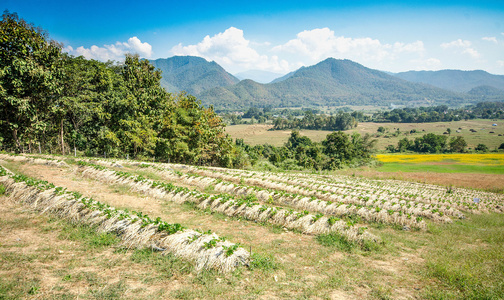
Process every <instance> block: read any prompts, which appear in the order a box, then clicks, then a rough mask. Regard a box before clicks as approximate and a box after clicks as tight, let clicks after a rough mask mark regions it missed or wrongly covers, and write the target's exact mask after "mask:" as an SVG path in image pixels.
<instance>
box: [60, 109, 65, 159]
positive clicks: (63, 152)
mask: <svg viewBox="0 0 504 300" xmlns="http://www.w3.org/2000/svg"><path fill="white" fill-rule="evenodd" d="M60 135H61V154H62V155H65V141H64V139H63V118H61V131H60Z"/></svg>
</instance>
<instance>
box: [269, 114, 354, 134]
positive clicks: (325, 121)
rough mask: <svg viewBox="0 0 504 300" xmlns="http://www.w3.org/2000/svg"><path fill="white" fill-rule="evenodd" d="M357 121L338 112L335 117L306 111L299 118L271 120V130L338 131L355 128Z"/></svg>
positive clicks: (348, 115)
mask: <svg viewBox="0 0 504 300" xmlns="http://www.w3.org/2000/svg"><path fill="white" fill-rule="evenodd" d="M357 124H358V123H357V120H356V119H355V118H354V117H353V116H352V115H350V114H349V113H344V112H339V113H337V114H336V115H330V116H328V115H315V114H314V113H313V112H312V111H309V110H308V111H306V112H305V115H304V116H303V117H300V118H295V117H294V118H292V117H291V118H282V117H279V118H276V119H274V120H273V125H274V127H273V130H284V129H312V130H329V131H339V130H348V129H352V128H354V127H357Z"/></svg>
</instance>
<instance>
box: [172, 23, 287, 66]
mask: <svg viewBox="0 0 504 300" xmlns="http://www.w3.org/2000/svg"><path fill="white" fill-rule="evenodd" d="M266 45H267V44H266ZM171 52H172V53H173V54H174V55H192V56H200V57H203V58H205V59H207V60H213V61H216V62H217V63H218V64H220V65H222V66H223V67H224V68H225V69H226V70H229V71H230V72H236V71H238V70H243V69H259V70H269V71H276V72H285V71H288V70H289V64H288V62H287V61H285V60H281V59H279V58H278V56H271V57H268V56H267V55H261V54H259V53H258V52H257V51H256V50H255V49H254V48H253V47H252V43H251V42H250V41H249V40H247V39H245V37H244V36H243V30H240V29H238V28H235V27H230V28H228V29H226V30H225V31H224V32H221V33H218V34H216V35H214V36H213V37H210V36H209V35H207V36H206V37H205V38H204V39H203V40H202V41H201V42H199V43H198V44H196V45H188V46H183V45H182V44H178V45H177V46H175V47H173V48H172V49H171Z"/></svg>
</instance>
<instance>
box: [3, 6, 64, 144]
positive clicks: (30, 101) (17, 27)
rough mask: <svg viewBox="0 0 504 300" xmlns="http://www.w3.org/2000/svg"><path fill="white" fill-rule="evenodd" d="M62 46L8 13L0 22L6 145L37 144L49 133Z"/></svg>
mask: <svg viewBox="0 0 504 300" xmlns="http://www.w3.org/2000/svg"><path fill="white" fill-rule="evenodd" d="M60 58H61V46H60V45H59V44H57V43H56V42H54V41H51V40H49V39H48V37H47V34H46V33H45V32H44V31H42V29H40V28H36V27H35V26H34V25H32V24H28V23H27V22H26V21H24V20H23V19H20V18H19V17H18V15H17V14H15V13H14V14H11V13H9V12H8V11H6V12H4V14H3V15H2V21H1V22H0V126H1V129H2V132H3V134H4V135H5V136H4V138H5V139H6V143H8V144H9V145H11V146H13V147H14V148H15V149H16V150H17V151H20V150H21V148H22V144H28V147H29V148H31V146H32V145H33V143H36V142H37V141H40V140H41V139H42V137H43V136H45V134H46V133H47V131H48V130H50V125H51V124H50V123H51V119H52V116H51V110H52V109H54V108H55V106H54V104H55V100H56V99H57V98H58V95H59V94H60V92H61V85H60V80H59V77H60V72H59V71H60V68H59V66H60V63H61V59H60Z"/></svg>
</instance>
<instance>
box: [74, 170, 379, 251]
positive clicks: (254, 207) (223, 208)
mask: <svg viewBox="0 0 504 300" xmlns="http://www.w3.org/2000/svg"><path fill="white" fill-rule="evenodd" d="M80 164H81V168H80V172H81V173H82V175H83V176H85V177H89V178H93V179H98V180H102V181H105V182H107V183H118V184H123V185H128V186H130V187H131V189H132V190H133V191H137V192H141V193H144V194H147V195H149V196H151V197H155V198H158V199H163V200H167V201H173V202H176V203H184V202H190V203H194V204H195V205H196V206H197V207H198V208H200V209H209V210H211V211H214V212H219V213H222V214H225V215H228V216H232V217H242V218H245V219H247V220H253V221H258V222H268V223H271V224H274V225H279V226H282V227H285V228H287V229H292V230H299V231H301V232H303V233H306V234H320V233H329V232H337V233H339V234H340V235H343V236H345V237H346V238H347V239H348V240H351V241H356V242H360V243H362V242H365V241H378V240H379V239H378V238H377V237H376V236H374V235H373V234H371V233H369V232H367V230H366V229H367V228H366V227H358V226H355V225H356V224H355V221H352V220H341V219H340V218H337V217H334V216H331V217H326V216H324V215H323V214H316V215H313V214H310V213H309V212H308V211H302V212H300V211H294V210H293V209H282V208H279V207H273V206H269V205H265V204H260V203H258V202H257V199H256V198H255V197H243V198H235V197H233V196H231V195H228V194H217V195H211V194H206V193H203V192H199V191H198V190H196V189H193V190H190V189H189V188H186V187H181V186H177V185H174V184H172V183H166V182H160V181H153V180H149V179H146V178H144V177H142V176H140V175H131V174H129V173H126V172H122V171H113V170H108V169H106V168H104V167H102V166H97V165H92V164H89V163H84V162H81V163H80Z"/></svg>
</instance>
